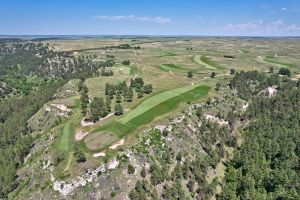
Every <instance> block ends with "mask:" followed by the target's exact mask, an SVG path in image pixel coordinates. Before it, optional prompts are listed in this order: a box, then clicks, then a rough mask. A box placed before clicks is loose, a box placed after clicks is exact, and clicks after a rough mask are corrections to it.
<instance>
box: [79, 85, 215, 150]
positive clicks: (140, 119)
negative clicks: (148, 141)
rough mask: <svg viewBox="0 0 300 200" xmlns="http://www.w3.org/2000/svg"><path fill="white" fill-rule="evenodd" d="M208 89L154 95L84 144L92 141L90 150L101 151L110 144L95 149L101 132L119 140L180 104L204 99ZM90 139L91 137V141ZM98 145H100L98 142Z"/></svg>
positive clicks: (191, 87)
mask: <svg viewBox="0 0 300 200" xmlns="http://www.w3.org/2000/svg"><path fill="white" fill-rule="evenodd" d="M209 89H210V87H209V86H206V85H193V86H192V85H191V86H186V87H182V88H177V89H173V90H169V91H165V92H162V93H159V94H157V95H154V96H152V97H150V98H149V99H147V100H145V101H144V102H142V103H141V104H140V105H138V106H137V107H136V108H135V109H134V110H132V111H131V112H129V113H128V114H127V115H125V116H124V117H122V118H121V119H119V120H117V121H114V122H111V123H108V124H106V125H104V126H101V127H99V128H97V129H96V130H95V131H94V132H93V133H92V134H90V135H88V136H87V137H86V138H85V140H84V141H85V144H86V146H87V147H88V148H89V142H88V141H93V148H92V149H91V150H96V149H98V150H99V149H103V148H105V147H107V146H108V145H110V144H111V143H106V146H103V145H99V146H98V148H95V143H97V141H95V135H98V136H99V138H102V136H101V135H102V133H103V131H110V132H113V133H114V134H116V135H117V137H119V138H120V137H123V136H125V135H127V134H129V133H131V132H133V131H134V130H135V129H136V128H138V127H139V126H141V125H145V124H148V123H150V122H151V121H153V120H154V119H155V118H156V117H159V116H162V115H164V114H166V113H168V112H169V111H171V110H172V109H174V108H175V107H176V106H177V105H178V104H179V103H180V102H188V101H193V100H196V99H198V98H201V97H205V96H206V95H207V94H208V91H209ZM90 137H93V139H91V138H90ZM112 142H113V141H112ZM99 144H101V142H100V141H99Z"/></svg>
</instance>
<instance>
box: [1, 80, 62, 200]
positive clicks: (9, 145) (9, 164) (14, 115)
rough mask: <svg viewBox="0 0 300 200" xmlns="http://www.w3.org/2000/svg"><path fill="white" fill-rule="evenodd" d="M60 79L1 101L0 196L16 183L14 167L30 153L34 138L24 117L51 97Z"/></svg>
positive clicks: (3, 197) (9, 190) (5, 194)
mask: <svg viewBox="0 0 300 200" xmlns="http://www.w3.org/2000/svg"><path fill="white" fill-rule="evenodd" d="M62 84H63V82H59V83H53V84H52V85H45V86H41V87H40V88H39V89H38V90H36V91H31V92H30V93H29V94H28V95H25V96H23V97H22V98H18V97H11V98H9V99H4V100H3V101H0V110H1V112H0V133H1V137H0V198H1V199H5V198H6V197H7V194H8V193H9V192H11V191H12V190H14V189H15V188H16V187H17V186H18V181H17V174H16V172H17V170H18V167H19V166H20V165H21V164H22V162H23V159H24V157H25V156H26V155H27V154H28V153H29V151H30V149H31V147H32V145H33V142H34V138H33V137H32V135H31V134H30V133H31V130H30V129H29V128H28V126H27V120H28V119H29V118H30V117H31V116H32V115H33V114H34V113H36V112H37V111H38V110H39V109H40V108H41V107H42V106H43V105H44V104H45V103H46V102H48V101H49V100H51V99H52V98H53V95H54V94H55V92H56V90H57V89H58V88H59V87H60V86H61V85H62Z"/></svg>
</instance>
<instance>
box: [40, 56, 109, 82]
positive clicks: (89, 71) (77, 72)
mask: <svg viewBox="0 0 300 200" xmlns="http://www.w3.org/2000/svg"><path fill="white" fill-rule="evenodd" d="M114 64H115V61H114V60H113V59H110V58H108V59H107V60H105V61H99V60H97V59H95V58H94V57H93V56H92V55H87V56H78V57H62V56H56V57H54V58H52V59H50V60H46V61H44V62H43V63H42V64H41V65H40V66H39V67H38V68H37V73H38V74H39V75H40V76H46V77H63V78H70V77H72V78H86V77H94V76H111V75H113V72H112V70H109V68H111V67H112V66H114Z"/></svg>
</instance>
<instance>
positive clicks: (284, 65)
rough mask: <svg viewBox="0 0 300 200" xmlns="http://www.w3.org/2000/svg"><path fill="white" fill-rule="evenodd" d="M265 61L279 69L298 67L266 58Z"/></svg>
mask: <svg viewBox="0 0 300 200" xmlns="http://www.w3.org/2000/svg"><path fill="white" fill-rule="evenodd" d="M264 61H265V62H267V63H270V64H275V65H277V66H279V67H290V68H297V66H296V65H295V64H292V63H285V62H282V61H278V60H273V59H269V58H265V59H264Z"/></svg>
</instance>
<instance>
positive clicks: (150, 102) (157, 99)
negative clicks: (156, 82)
mask: <svg viewBox="0 0 300 200" xmlns="http://www.w3.org/2000/svg"><path fill="white" fill-rule="evenodd" d="M202 87H204V86H199V85H198V86H197V85H188V86H185V87H181V88H176V89H173V90H168V91H165V92H162V93H159V94H156V95H154V96H152V97H150V98H149V99H146V100H145V101H143V102H142V103H141V104H140V105H138V106H137V107H136V108H135V109H134V110H132V111H131V112H129V113H128V114H126V115H125V116H124V117H122V118H121V119H120V121H121V122H123V123H127V122H129V121H130V120H132V119H134V118H136V117H138V116H140V115H141V114H143V113H144V112H146V111H148V110H150V109H152V108H154V107H155V106H157V105H159V104H160V103H162V102H165V101H167V100H169V99H171V98H173V97H176V96H179V97H181V96H180V95H182V94H184V93H186V92H188V91H190V90H192V92H195V95H198V94H196V91H193V89H195V88H198V89H200V90H197V92H201V91H202V90H203V89H204V88H202Z"/></svg>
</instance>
